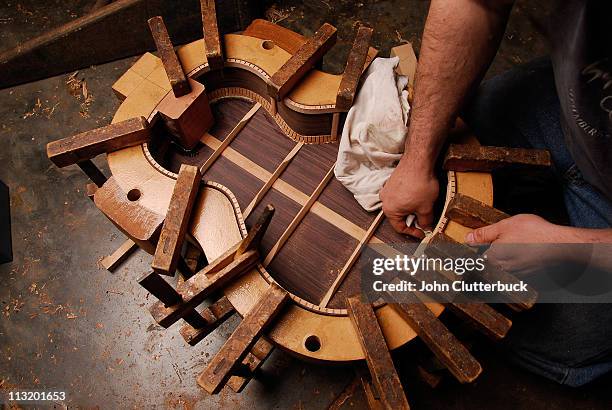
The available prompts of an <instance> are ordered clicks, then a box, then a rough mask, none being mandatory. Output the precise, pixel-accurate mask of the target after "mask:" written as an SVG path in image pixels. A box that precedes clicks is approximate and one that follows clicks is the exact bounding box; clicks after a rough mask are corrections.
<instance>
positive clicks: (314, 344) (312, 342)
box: [304, 335, 321, 352]
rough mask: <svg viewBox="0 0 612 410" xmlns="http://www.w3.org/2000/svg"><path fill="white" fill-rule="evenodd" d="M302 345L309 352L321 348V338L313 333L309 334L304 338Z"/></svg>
mask: <svg viewBox="0 0 612 410" xmlns="http://www.w3.org/2000/svg"><path fill="white" fill-rule="evenodd" d="M304 347H305V348H306V350H308V351H309V352H316V351H318V350H319V349H320V348H321V339H319V338H318V337H317V336H315V335H310V336H308V337H307V338H306V339H304Z"/></svg>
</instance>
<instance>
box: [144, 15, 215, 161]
mask: <svg viewBox="0 0 612 410" xmlns="http://www.w3.org/2000/svg"><path fill="white" fill-rule="evenodd" d="M213 7H214V6H213ZM149 28H150V29H151V34H152V36H153V40H155V45H156V46H157V51H158V53H159V57H160V58H161V60H162V63H163V65H164V69H165V70H166V75H167V76H168V81H169V82H170V85H171V86H172V93H168V94H166V96H165V97H164V98H163V99H162V101H161V102H160V104H159V106H158V107H157V111H158V113H159V115H160V116H161V118H162V119H163V120H164V123H165V125H166V127H167V128H168V130H169V131H170V132H171V133H172V134H173V135H174V136H175V137H176V138H177V139H178V141H179V143H180V145H181V146H182V147H183V148H184V149H186V150H191V149H193V148H195V147H196V146H197V145H198V142H199V141H200V139H201V138H202V136H203V135H204V134H205V133H206V131H208V130H209V129H210V127H212V125H213V123H214V119H213V115H212V111H211V109H210V105H209V103H208V97H207V96H206V92H205V89H204V85H202V84H201V83H199V82H197V81H195V80H192V79H190V78H187V76H186V75H185V73H184V72H183V67H182V66H181V63H180V61H179V59H178V57H177V55H176V53H175V52H174V48H173V47H172V42H171V41H170V37H169V36H168V31H167V30H166V26H165V25H164V20H163V19H162V18H161V17H159V16H157V17H153V18H151V19H149Z"/></svg>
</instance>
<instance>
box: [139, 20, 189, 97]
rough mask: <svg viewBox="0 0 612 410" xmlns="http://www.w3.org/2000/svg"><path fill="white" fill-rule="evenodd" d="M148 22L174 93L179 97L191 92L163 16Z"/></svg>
mask: <svg viewBox="0 0 612 410" xmlns="http://www.w3.org/2000/svg"><path fill="white" fill-rule="evenodd" d="M148 22H149V28H150V29H151V35H152V36H153V41H155V46H156V47H157V52H158V54H159V58H160V59H161V60H162V63H163V64H164V69H165V70H166V75H167V76H168V81H169V82H170V86H172V91H173V92H174V95H175V96H176V97H177V98H178V97H182V96H183V95H186V94H189V93H190V92H191V86H190V84H189V82H188V81H187V76H186V75H185V73H184V72H183V67H182V66H181V62H180V61H179V59H178V57H177V55H176V53H175V52H174V46H173V45H172V41H170V36H169V35H168V30H166V25H165V24H164V19H163V18H162V17H161V16H155V17H152V18H150V19H149V20H148Z"/></svg>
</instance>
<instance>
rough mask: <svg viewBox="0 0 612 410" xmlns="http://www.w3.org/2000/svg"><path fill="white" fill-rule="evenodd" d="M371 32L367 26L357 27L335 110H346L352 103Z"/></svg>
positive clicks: (364, 61)
mask: <svg viewBox="0 0 612 410" xmlns="http://www.w3.org/2000/svg"><path fill="white" fill-rule="evenodd" d="M372 33H373V30H372V29H371V28H369V27H365V26H360V27H359V28H358V29H357V34H356V35H355V40H354V41H353V47H352V48H351V51H350V52H349V55H348V59H347V60H346V67H345V68H344V73H343V74H342V80H341V81H340V87H339V88H338V95H337V97H336V110H338V111H348V110H349V109H350V108H351V106H352V105H353V100H354V99H355V94H356V93H357V86H358V84H359V78H360V77H361V73H362V72H363V68H364V65H365V64H366V58H367V56H368V49H369V46H370V39H371V38H372Z"/></svg>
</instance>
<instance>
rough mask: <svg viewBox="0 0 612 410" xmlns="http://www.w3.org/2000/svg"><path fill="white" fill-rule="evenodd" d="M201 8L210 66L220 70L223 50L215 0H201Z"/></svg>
mask: <svg viewBox="0 0 612 410" xmlns="http://www.w3.org/2000/svg"><path fill="white" fill-rule="evenodd" d="M200 9H201V11H202V28H203V31H204V44H205V46H206V59H207V60H208V66H209V67H210V69H211V70H218V69H220V68H223V50H222V48H221V47H222V46H221V38H220V36H219V27H218V25H217V12H216V10H215V0H200Z"/></svg>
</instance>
